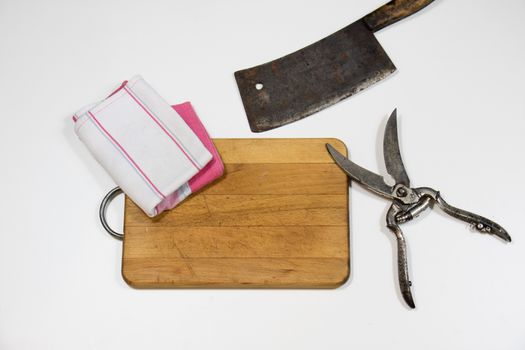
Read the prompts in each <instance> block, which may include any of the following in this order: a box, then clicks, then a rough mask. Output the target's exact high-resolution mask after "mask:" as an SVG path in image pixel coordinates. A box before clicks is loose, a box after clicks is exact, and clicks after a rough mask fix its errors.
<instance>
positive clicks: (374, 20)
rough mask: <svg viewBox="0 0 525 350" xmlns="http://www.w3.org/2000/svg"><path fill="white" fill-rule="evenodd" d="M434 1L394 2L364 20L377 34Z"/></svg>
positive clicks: (396, 0)
mask: <svg viewBox="0 0 525 350" xmlns="http://www.w3.org/2000/svg"><path fill="white" fill-rule="evenodd" d="M433 1H434V0H392V1H390V2H388V3H386V4H385V5H383V6H381V7H380V8H378V9H377V10H375V11H374V12H372V13H369V14H368V15H366V16H365V17H364V18H363V21H364V22H365V24H366V25H367V26H368V28H369V29H370V30H371V31H372V32H377V31H378V30H380V29H383V28H384V27H386V26H389V25H391V24H393V23H396V22H397V21H399V20H402V19H403V18H405V17H408V16H410V15H412V14H414V13H416V12H417V11H419V10H421V9H422V8H424V7H426V6H427V5H429V4H430V3H432V2H433Z"/></svg>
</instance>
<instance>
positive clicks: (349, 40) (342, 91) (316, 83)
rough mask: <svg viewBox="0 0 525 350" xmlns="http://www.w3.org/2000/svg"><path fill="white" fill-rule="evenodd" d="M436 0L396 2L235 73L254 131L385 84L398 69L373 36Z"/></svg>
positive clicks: (284, 122) (295, 118) (292, 119)
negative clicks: (337, 29) (376, 85)
mask: <svg viewBox="0 0 525 350" xmlns="http://www.w3.org/2000/svg"><path fill="white" fill-rule="evenodd" d="M431 2H433V0H393V1H390V2H389V3H387V4H385V5H383V6H381V7H380V8H378V9H377V10H375V11H374V12H372V13H370V14H368V15H366V16H365V17H363V18H361V19H359V20H358V21H356V22H354V23H352V24H350V25H349V26H347V27H345V28H343V29H341V30H339V31H338V32H335V33H334V34H332V35H330V36H328V37H326V38H324V39H322V40H320V41H318V42H316V43H313V44H311V45H309V46H307V47H305V48H303V49H301V50H299V51H296V52H294V53H291V54H289V55H287V56H284V57H281V58H278V59H276V60H274V61H271V62H268V63H265V64H262V65H260V66H256V67H252V68H248V69H244V70H240V71H237V72H235V79H236V80H237V85H238V87H239V91H240V93H241V98H242V102H243V104H244V109H245V111H246V115H247V116H248V121H249V123H250V128H251V129H252V131H254V132H261V131H266V130H270V129H273V128H277V127H279V126H282V125H285V124H289V123H292V122H294V121H296V120H299V119H302V118H304V117H307V116H309V115H310V114H313V113H315V112H317V111H319V110H321V109H323V108H326V107H328V106H330V105H332V104H334V103H336V102H339V101H340V100H342V99H344V98H346V97H349V96H351V95H353V94H355V93H357V92H359V91H361V90H363V89H365V88H367V87H368V86H370V85H372V84H374V83H376V82H378V81H379V80H381V79H384V78H385V77H387V76H388V75H390V74H391V73H393V72H394V71H395V70H396V67H395V66H394V64H393V63H392V61H391V60H390V58H389V57H388V55H387V54H386V52H385V51H384V50H383V48H382V47H381V45H380V44H379V42H378V41H377V39H376V37H375V36H374V32H376V31H378V30H380V29H382V28H384V27H386V26H388V25H390V24H392V23H395V22H397V21H399V20H401V19H403V18H405V17H408V16H410V15H412V14H413V13H415V12H417V11H419V10H421V9H422V8H424V7H425V6H427V5H429V4H430V3H431Z"/></svg>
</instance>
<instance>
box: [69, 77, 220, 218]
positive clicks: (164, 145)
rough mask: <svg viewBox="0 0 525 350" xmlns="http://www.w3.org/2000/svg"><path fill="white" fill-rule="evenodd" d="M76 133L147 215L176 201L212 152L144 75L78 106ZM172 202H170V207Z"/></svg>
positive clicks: (182, 195) (185, 192)
mask: <svg viewBox="0 0 525 350" xmlns="http://www.w3.org/2000/svg"><path fill="white" fill-rule="evenodd" d="M73 119H74V120H75V122H76V123H75V132H76V133H77V135H78V137H79V138H80V139H81V140H82V142H84V144H85V145H86V146H87V148H88V149H89V150H90V152H91V153H92V154H93V156H94V157H95V158H96V159H97V160H98V162H99V163H100V164H101V165H102V166H103V167H104V169H105V170H106V171H107V172H108V173H109V174H110V175H111V177H112V178H113V180H114V181H115V182H116V183H117V184H118V185H119V186H120V187H121V188H122V190H123V191H124V192H125V193H126V194H127V195H128V196H129V197H130V198H131V199H132V200H133V201H134V202H135V203H136V204H137V205H138V206H139V207H140V208H141V209H142V210H143V211H144V212H145V213H146V214H147V215H148V216H151V217H153V216H155V215H157V214H159V213H157V206H159V204H161V203H162V202H166V201H168V202H170V203H173V205H172V206H174V205H175V204H176V203H178V202H180V201H181V200H183V199H184V198H186V197H187V196H188V195H189V194H190V193H191V189H190V188H189V186H188V181H189V180H190V179H191V178H192V177H193V176H195V175H196V174H197V173H198V172H199V171H200V170H201V169H202V168H203V167H204V166H205V165H206V164H208V162H210V160H211V159H212V155H211V153H210V152H209V151H208V150H207V149H206V147H205V146H204V144H203V143H202V142H201V141H200V140H199V138H198V137H197V135H195V133H194V132H193V131H192V130H191V128H190V127H189V126H188V125H187V124H186V123H185V122H184V120H183V119H182V118H181V117H180V116H179V115H178V114H177V112H175V111H174V110H173V108H172V107H171V106H170V105H169V104H168V103H167V102H166V101H165V100H164V99H163V98H162V97H160V95H159V94H158V93H157V92H156V91H155V90H154V89H153V88H152V87H151V86H150V85H149V84H148V83H147V82H146V81H145V80H144V79H143V78H142V77H140V76H136V77H134V78H132V79H131V80H129V81H128V82H125V83H124V84H122V86H121V87H120V88H119V89H117V90H116V91H115V92H114V93H113V94H111V95H110V96H109V97H108V98H106V99H104V100H103V101H101V102H98V103H95V104H92V105H90V106H88V107H86V108H83V109H81V110H80V111H78V112H77V113H76V114H75V115H74V116H73ZM172 206H171V207H172Z"/></svg>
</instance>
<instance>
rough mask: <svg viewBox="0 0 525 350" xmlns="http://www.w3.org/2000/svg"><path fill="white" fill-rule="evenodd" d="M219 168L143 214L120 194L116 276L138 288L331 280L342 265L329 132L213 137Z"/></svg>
mask: <svg viewBox="0 0 525 350" xmlns="http://www.w3.org/2000/svg"><path fill="white" fill-rule="evenodd" d="M214 142H215V145H216V146H217V149H218V150H219V153H220V154H221V157H222V159H223V162H224V164H225V175H224V176H223V177H222V178H221V179H219V180H217V181H216V182H215V183H213V184H212V185H210V186H208V187H207V188H205V189H204V190H202V191H200V192H199V193H197V194H195V195H192V196H191V197H190V198H188V199H187V200H186V201H184V202H183V203H182V204H181V205H179V206H178V207H176V208H175V209H173V210H171V211H168V212H165V213H163V214H161V215H160V216H158V217H156V218H154V219H151V218H149V217H147V216H146V215H145V214H144V213H143V212H142V211H141V210H140V209H139V208H138V207H137V206H136V205H135V204H134V203H133V202H132V201H131V200H129V198H126V202H125V218H124V232H125V235H124V249H123V259H122V275H123V277H124V279H125V280H126V282H127V283H128V284H130V285H131V286H133V287H138V288H185V287H186V288H198V287H201V288H203V287H204V288H206V287H208V288H243V287H244V288H335V287H337V286H339V285H341V284H343V283H344V282H345V281H346V280H347V278H348V276H349V273H350V266H349V261H350V260H349V228H348V180H347V177H346V175H345V174H344V173H343V172H342V171H341V170H340V169H339V168H338V167H337V165H336V164H335V163H334V162H333V160H332V158H331V157H330V156H329V154H328V152H327V151H326V148H325V144H326V143H327V142H329V143H331V144H332V145H334V146H335V147H336V148H337V149H338V150H339V151H340V152H341V153H343V154H346V152H347V151H346V147H345V145H344V144H343V143H342V142H341V141H339V140H336V139H215V140H214Z"/></svg>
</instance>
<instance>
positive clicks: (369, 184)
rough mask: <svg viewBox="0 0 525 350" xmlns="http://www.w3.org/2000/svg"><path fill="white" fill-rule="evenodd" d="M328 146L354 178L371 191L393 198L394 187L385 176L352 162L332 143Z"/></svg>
mask: <svg viewBox="0 0 525 350" xmlns="http://www.w3.org/2000/svg"><path fill="white" fill-rule="evenodd" d="M326 148H327V149H328V153H330V155H331V156H332V158H333V159H334V161H335V162H336V164H337V165H339V167H340V168H341V169H342V170H343V171H344V172H345V173H346V174H347V175H348V176H349V177H350V178H352V180H355V181H357V182H359V183H360V184H361V185H363V186H365V187H366V188H368V189H369V190H370V191H372V192H375V193H377V194H379V195H381V196H384V197H387V198H390V199H393V198H394V197H393V196H392V191H393V188H392V187H391V186H388V185H387V184H386V183H385V181H384V180H383V177H382V176H380V175H377V174H374V173H373V172H371V171H368V170H366V169H365V168H362V167H360V166H359V165H357V164H355V163H354V162H352V161H351V160H350V159H348V158H346V157H345V156H343V155H342V154H341V153H339V151H337V150H336V149H335V148H334V147H333V146H332V145H331V144H329V143H327V144H326Z"/></svg>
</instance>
